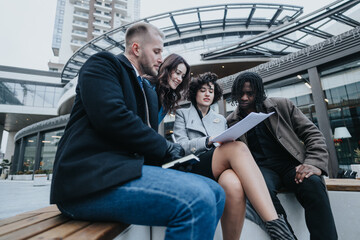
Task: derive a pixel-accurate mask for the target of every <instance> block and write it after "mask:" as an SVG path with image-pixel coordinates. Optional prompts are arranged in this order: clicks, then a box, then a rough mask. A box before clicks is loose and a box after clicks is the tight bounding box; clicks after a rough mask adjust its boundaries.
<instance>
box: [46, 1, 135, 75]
mask: <svg viewBox="0 0 360 240" xmlns="http://www.w3.org/2000/svg"><path fill="white" fill-rule="evenodd" d="M139 17H140V0H57V7H56V16H55V24H54V32H53V42H52V50H53V53H54V56H55V57H57V59H58V61H57V62H52V61H51V62H49V63H48V66H49V70H50V71H61V70H62V67H63V66H64V63H66V61H67V60H68V59H69V57H70V56H71V55H72V54H73V53H74V52H75V51H76V50H78V49H79V48H80V47H82V46H83V45H84V44H85V43H86V42H88V41H90V40H91V39H93V38H96V37H98V36H100V35H102V34H104V33H105V32H107V31H109V30H111V29H113V28H117V27H119V26H121V25H125V24H128V23H131V22H133V21H135V20H137V19H139Z"/></svg>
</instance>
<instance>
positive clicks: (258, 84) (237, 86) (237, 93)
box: [231, 72, 266, 109]
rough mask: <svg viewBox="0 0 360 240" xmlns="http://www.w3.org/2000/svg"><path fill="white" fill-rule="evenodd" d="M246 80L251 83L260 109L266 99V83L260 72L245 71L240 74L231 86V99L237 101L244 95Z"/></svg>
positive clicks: (256, 103)
mask: <svg viewBox="0 0 360 240" xmlns="http://www.w3.org/2000/svg"><path fill="white" fill-rule="evenodd" d="M246 82H249V83H250V86H251V88H252V90H253V91H254V94H255V105H256V107H258V108H259V109H261V106H262V104H263V102H264V100H265V99H266V95H265V91H264V84H263V82H262V78H261V77H260V75H259V74H257V73H255V72H244V73H241V74H239V75H238V76H237V77H236V78H235V81H234V83H233V85H232V87H231V101H232V102H233V103H236V102H237V101H238V99H239V98H241V96H242V95H243V92H242V91H243V88H244V84H245V83H246Z"/></svg>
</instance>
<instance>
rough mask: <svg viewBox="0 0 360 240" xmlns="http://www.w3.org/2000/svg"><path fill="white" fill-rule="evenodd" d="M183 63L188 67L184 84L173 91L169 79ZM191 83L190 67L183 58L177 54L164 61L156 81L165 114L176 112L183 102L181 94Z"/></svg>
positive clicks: (160, 102)
mask: <svg viewBox="0 0 360 240" xmlns="http://www.w3.org/2000/svg"><path fill="white" fill-rule="evenodd" d="M181 63H183V64H184V65H185V67H186V73H185V77H184V78H183V80H182V82H181V83H180V84H179V86H177V88H176V89H175V90H173V89H172V88H171V87H170V86H169V79H170V78H171V74H172V72H173V71H176V68H177V66H178V65H179V64H181ZM189 82H190V66H189V64H188V63H187V62H186V61H185V59H184V58H183V57H181V56H180V55H177V54H174V53H173V54H170V55H169V56H167V57H166V58H165V59H164V62H163V63H162V64H161V66H160V68H159V74H158V76H157V81H156V92H157V94H158V98H159V104H160V105H161V106H162V107H163V109H164V111H165V112H175V110H176V108H177V105H178V102H179V101H180V100H181V92H183V91H184V90H187V89H188V86H189Z"/></svg>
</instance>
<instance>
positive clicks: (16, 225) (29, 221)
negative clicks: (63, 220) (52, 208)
mask: <svg viewBox="0 0 360 240" xmlns="http://www.w3.org/2000/svg"><path fill="white" fill-rule="evenodd" d="M59 214H60V212H59V211H58V212H47V213H39V214H37V215H34V216H31V217H28V218H25V219H22V220H20V221H17V222H13V223H10V224H7V225H4V226H2V227H0V236H2V235H4V234H7V233H9V232H13V231H16V230H18V229H22V228H24V227H27V226H31V225H34V224H36V223H39V222H42V221H44V220H46V219H49V218H52V217H54V216H57V215H59Z"/></svg>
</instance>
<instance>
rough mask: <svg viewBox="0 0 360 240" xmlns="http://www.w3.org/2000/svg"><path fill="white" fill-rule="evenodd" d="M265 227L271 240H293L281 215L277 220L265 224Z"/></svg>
mask: <svg viewBox="0 0 360 240" xmlns="http://www.w3.org/2000/svg"><path fill="white" fill-rule="evenodd" d="M265 226H266V229H267V231H268V233H269V235H270V238H271V240H295V238H294V236H293V234H292V233H291V231H290V230H289V227H288V225H287V224H286V222H285V220H284V217H283V216H282V215H279V218H278V219H275V220H272V221H268V222H265Z"/></svg>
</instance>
